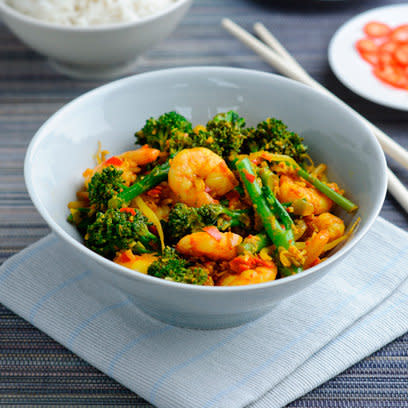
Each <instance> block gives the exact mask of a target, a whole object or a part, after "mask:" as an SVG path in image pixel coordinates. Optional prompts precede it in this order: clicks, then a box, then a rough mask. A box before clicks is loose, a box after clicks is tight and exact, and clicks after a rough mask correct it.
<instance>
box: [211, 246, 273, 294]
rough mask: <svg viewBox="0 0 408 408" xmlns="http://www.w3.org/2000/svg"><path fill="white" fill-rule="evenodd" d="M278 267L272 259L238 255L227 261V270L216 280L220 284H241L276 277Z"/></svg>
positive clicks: (260, 281) (259, 281)
mask: <svg viewBox="0 0 408 408" xmlns="http://www.w3.org/2000/svg"><path fill="white" fill-rule="evenodd" d="M277 273H278V268H277V267H276V265H275V263H274V262H273V261H272V260H264V259H262V258H261V257H259V256H253V255H249V254H246V255H240V256H237V257H236V258H234V259H233V260H232V261H230V262H229V271H228V272H227V273H226V274H224V275H223V276H222V277H221V279H220V280H219V281H218V284H219V285H220V286H241V285H250V284H254V283H263V282H269V281H273V280H275V279H276V275H277Z"/></svg>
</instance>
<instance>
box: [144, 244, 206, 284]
mask: <svg viewBox="0 0 408 408" xmlns="http://www.w3.org/2000/svg"><path fill="white" fill-rule="evenodd" d="M147 273H148V274H149V275H151V276H155V277H156V278H161V279H166V280H171V281H173V282H182V283H190V284H194V285H204V284H205V283H206V282H207V281H208V279H209V278H208V272H207V271H206V270H205V269H204V268H202V267H199V266H195V265H194V264H192V263H191V262H188V261H187V260H186V259H184V258H181V257H180V256H179V255H178V254H177V252H176V251H175V250H174V249H173V248H171V247H166V248H164V250H163V253H162V255H161V256H160V257H159V258H158V259H157V260H156V261H154V262H153V263H152V264H151V265H150V266H149V269H148V271H147Z"/></svg>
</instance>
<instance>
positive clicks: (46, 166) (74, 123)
mask: <svg viewBox="0 0 408 408" xmlns="http://www.w3.org/2000/svg"><path fill="white" fill-rule="evenodd" d="M385 168H386V167H385V159H384V155H383V153H382V151H381V149H380V147H379V145H378V143H377V141H376V140H375V138H374V136H373V135H372V134H371V133H370V131H369V130H368V129H367V128H366V127H365V125H364V124H362V123H361V122H360V121H359V120H358V118H357V117H356V116H355V115H354V114H353V113H352V112H351V111H350V110H349V109H348V108H347V107H345V106H344V105H342V104H340V103H338V102H336V101H334V100H332V99H331V98H328V97H327V96H325V95H322V94H320V93H318V92H315V91H313V90H312V89H309V88H307V87H305V86H302V85H299V84H297V83H294V82H293V81H290V80H287V79H284V78H281V77H277V76H274V75H271V74H265V73H261V72H256V71H247V70H238V69H231V68H184V69H174V70H166V71H158V72H154V73H150V74H143V75H138V76H134V77H130V78H127V79H124V80H121V81H117V82H114V83H112V84H109V85H107V86H104V87H102V88H99V89H97V90H95V91H93V92H90V93H88V94H86V95H84V96H82V97H81V98H78V99H77V100H75V101H74V102H72V103H71V104H69V105H68V106H66V107H65V108H63V109H62V110H61V111H60V112H58V113H57V114H55V115H54V116H53V117H52V118H51V119H50V120H49V121H48V122H47V123H46V124H45V125H44V126H43V127H42V128H41V129H40V130H39V131H38V133H37V135H36V136H35V137H34V139H33V141H32V143H31V145H30V147H29V150H28V152H27V156H26V163H25V176H26V182H27V187H28V190H29V192H30V195H31V197H32V199H33V202H34V204H35V205H36V206H37V208H38V210H39V211H40V213H41V214H42V216H43V217H44V218H45V220H46V221H47V222H48V224H49V225H50V227H51V228H52V229H53V230H54V231H55V232H56V233H57V234H58V235H59V236H60V238H62V239H64V240H65V241H66V242H67V244H68V245H69V246H70V247H72V251H73V256H75V255H76V256H77V258H79V260H80V261H81V262H85V263H88V264H89V265H90V267H92V268H94V269H95V270H97V271H98V274H99V275H98V276H99V278H100V279H104V280H106V281H107V282H109V284H111V285H112V286H113V287H116V288H119V289H120V290H122V291H124V292H125V293H126V294H128V295H131V296H133V298H134V299H135V303H137V304H138V306H139V307H140V308H141V309H142V310H143V311H144V312H146V313H148V314H149V315H151V316H153V317H155V318H158V319H160V320H162V321H165V322H168V323H171V324H176V325H181V326H185V327H197V328H217V327H230V326H236V325H239V324H242V323H244V322H246V321H250V320H253V319H255V318H257V317H260V316H262V315H263V314H265V313H267V311H268V310H270V308H271V307H272V306H273V304H275V303H276V302H278V301H280V300H282V299H284V298H286V297H288V296H290V295H291V294H294V293H296V292H297V291H299V290H301V289H303V288H305V287H306V286H308V285H309V284H311V283H312V282H314V281H315V280H316V279H318V278H320V277H322V276H324V274H325V273H327V272H328V271H329V270H330V269H331V268H332V266H333V265H335V264H337V263H338V262H339V261H341V260H342V259H344V258H346V256H347V253H348V252H349V251H350V249H351V248H352V247H353V246H354V245H355V244H356V243H357V242H358V241H359V239H361V238H362V237H363V235H364V234H365V233H366V232H367V230H368V229H369V227H370V225H371V224H372V222H373V221H374V219H375V217H376V216H377V215H378V212H379V210H380V208H381V205H382V202H383V200H384V196H385V191H386V177H385ZM362 267H364V266H363V265H362ZM345 273H347V271H346V270H345ZM317 301H318V299H317Z"/></svg>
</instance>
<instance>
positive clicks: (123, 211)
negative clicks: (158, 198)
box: [119, 207, 136, 215]
mask: <svg viewBox="0 0 408 408" xmlns="http://www.w3.org/2000/svg"><path fill="white" fill-rule="evenodd" d="M119 211H120V212H121V213H128V214H130V215H136V211H135V210H134V209H133V208H129V207H124V208H121V209H120V210H119Z"/></svg>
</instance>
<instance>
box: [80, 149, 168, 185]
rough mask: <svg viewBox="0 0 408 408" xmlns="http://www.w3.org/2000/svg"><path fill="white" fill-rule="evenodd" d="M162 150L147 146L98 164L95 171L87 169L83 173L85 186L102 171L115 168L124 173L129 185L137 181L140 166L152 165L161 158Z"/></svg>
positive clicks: (123, 175)
mask: <svg viewBox="0 0 408 408" xmlns="http://www.w3.org/2000/svg"><path fill="white" fill-rule="evenodd" d="M159 154H160V150H157V149H153V148H151V147H149V146H148V145H145V146H143V147H141V148H140V149H137V150H130V151H128V152H125V153H122V154H120V155H119V156H113V157H111V158H109V159H108V160H105V161H104V162H103V163H100V164H98V165H97V166H96V167H95V168H93V169H86V170H85V171H84V173H83V176H84V177H85V186H88V183H89V182H90V181H91V178H92V177H93V175H94V174H95V173H97V172H100V171H102V170H103V169H104V168H105V167H108V166H114V167H116V168H118V169H120V170H122V171H123V174H122V177H123V179H124V180H125V182H126V184H127V185H129V184H131V183H133V182H134V181H135V180H136V174H137V173H139V171H140V166H145V165H146V164H149V163H152V162H154V161H155V160H157V158H158V157H159Z"/></svg>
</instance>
